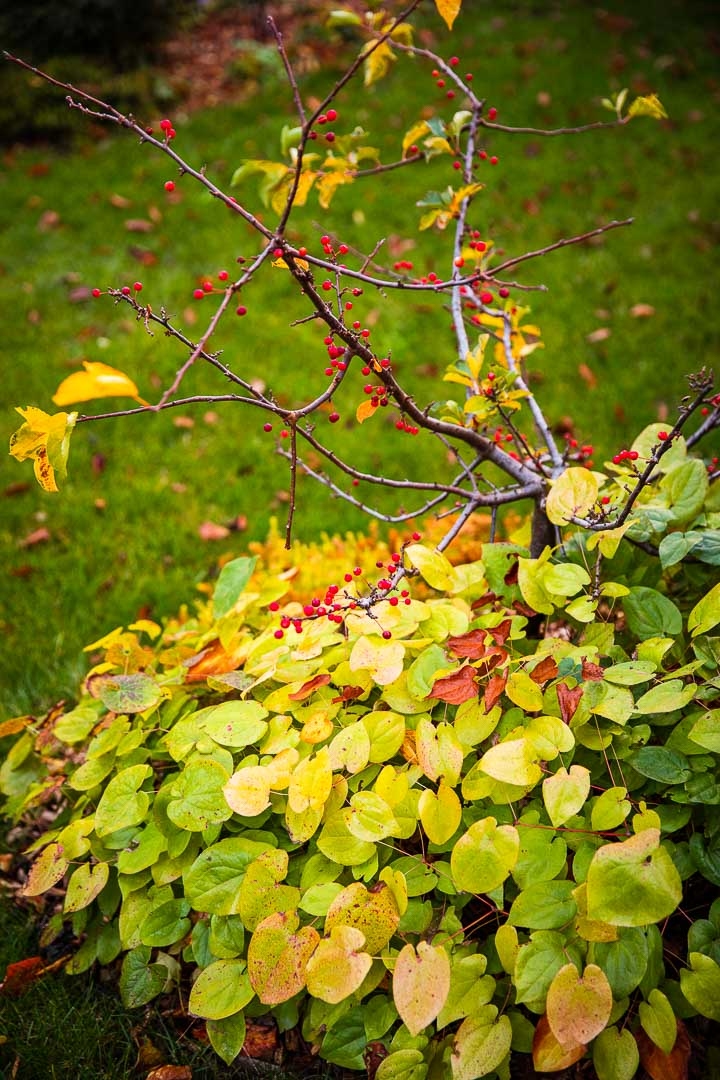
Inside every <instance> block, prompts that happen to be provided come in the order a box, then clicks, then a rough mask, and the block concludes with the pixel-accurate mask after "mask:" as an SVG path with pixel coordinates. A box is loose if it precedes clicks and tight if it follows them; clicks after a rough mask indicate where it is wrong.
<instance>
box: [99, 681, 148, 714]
mask: <svg viewBox="0 0 720 1080" xmlns="http://www.w3.org/2000/svg"><path fill="white" fill-rule="evenodd" d="M90 688H91V690H92V693H93V694H95V695H96V696H97V697H99V698H100V700H101V701H102V703H103V705H105V706H106V707H107V708H108V709H111V710H112V712H116V713H138V712H145V711H146V710H147V709H152V708H153V706H155V705H157V703H158V702H159V701H160V700H161V699H162V697H163V691H162V689H161V688H160V687H159V686H158V685H157V683H156V682H155V680H154V679H153V678H152V677H151V676H150V675H146V674H145V673H144V672H142V671H137V672H135V674H134V675H95V676H92V678H91V681H90Z"/></svg>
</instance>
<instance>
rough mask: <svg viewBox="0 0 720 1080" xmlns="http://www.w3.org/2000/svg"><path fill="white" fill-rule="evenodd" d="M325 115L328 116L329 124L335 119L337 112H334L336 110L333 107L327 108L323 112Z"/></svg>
mask: <svg viewBox="0 0 720 1080" xmlns="http://www.w3.org/2000/svg"><path fill="white" fill-rule="evenodd" d="M325 115H326V116H327V118H328V122H329V123H331V124H332V123H333V122H334V121H335V120H337V117H338V114H337V112H336V110H335V109H328V111H327V112H326V113H325Z"/></svg>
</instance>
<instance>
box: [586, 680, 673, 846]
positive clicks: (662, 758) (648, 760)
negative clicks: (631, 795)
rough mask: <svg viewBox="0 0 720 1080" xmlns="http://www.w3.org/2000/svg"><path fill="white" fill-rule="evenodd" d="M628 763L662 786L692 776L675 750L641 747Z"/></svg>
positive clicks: (663, 747) (642, 774) (660, 747)
mask: <svg viewBox="0 0 720 1080" xmlns="http://www.w3.org/2000/svg"><path fill="white" fill-rule="evenodd" d="M693 689H694V687H693ZM630 763H631V764H632V767H633V768H634V769H635V771H636V772H639V773H640V775H641V776H647V777H648V778H649V779H650V780H658V781H659V782H660V783H662V784H684V783H685V781H686V780H688V779H689V778H690V777H691V776H692V770H691V769H690V764H689V762H688V759H687V758H686V757H685V755H684V754H679V753H678V752H677V751H676V750H668V749H667V747H665V746H642V747H640V749H639V750H636V751H635V753H634V754H633V755H632V756H631V758H630ZM593 828H594V826H593ZM608 828H613V826H612V825H611V826H608Z"/></svg>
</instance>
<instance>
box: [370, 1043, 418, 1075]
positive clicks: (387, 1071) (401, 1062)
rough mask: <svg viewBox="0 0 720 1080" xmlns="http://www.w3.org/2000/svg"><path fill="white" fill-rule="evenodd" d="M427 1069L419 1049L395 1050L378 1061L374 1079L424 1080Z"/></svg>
mask: <svg viewBox="0 0 720 1080" xmlns="http://www.w3.org/2000/svg"><path fill="white" fill-rule="evenodd" d="M427 1071H428V1067H427V1063H426V1062H425V1059H424V1058H423V1055H422V1053H421V1051H420V1050H410V1049H408V1050H395V1051H394V1052H393V1053H392V1054H388V1056H387V1057H386V1058H383V1060H382V1061H381V1062H380V1064H379V1066H378V1069H377V1072H376V1073H375V1080H424V1078H425V1076H427Z"/></svg>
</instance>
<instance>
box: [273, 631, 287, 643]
mask: <svg viewBox="0 0 720 1080" xmlns="http://www.w3.org/2000/svg"><path fill="white" fill-rule="evenodd" d="M273 636H274V637H276V638H277V639H278V641H280V639H281V638H284V637H285V633H284V631H283V630H276V631H275V633H274V635H273Z"/></svg>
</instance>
